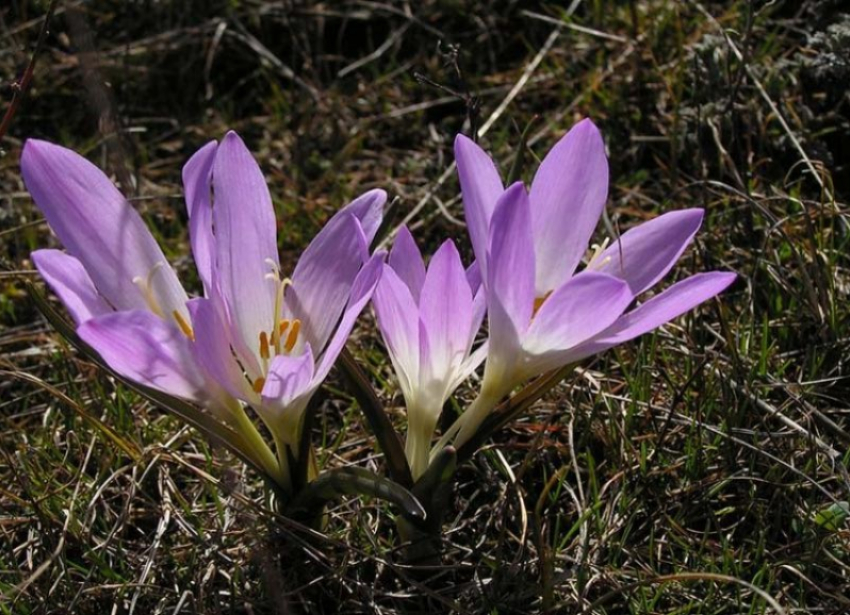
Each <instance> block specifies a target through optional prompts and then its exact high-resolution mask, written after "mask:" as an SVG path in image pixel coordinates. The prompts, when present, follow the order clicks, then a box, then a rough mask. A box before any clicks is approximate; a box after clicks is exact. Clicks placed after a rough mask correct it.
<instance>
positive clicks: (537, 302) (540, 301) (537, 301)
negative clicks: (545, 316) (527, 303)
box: [533, 292, 552, 316]
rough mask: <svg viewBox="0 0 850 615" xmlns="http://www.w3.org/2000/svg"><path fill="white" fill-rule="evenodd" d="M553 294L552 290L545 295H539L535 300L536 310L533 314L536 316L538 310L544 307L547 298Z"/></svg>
mask: <svg viewBox="0 0 850 615" xmlns="http://www.w3.org/2000/svg"><path fill="white" fill-rule="evenodd" d="M551 294H552V293H551V292H548V293H546V294H545V295H543V296H542V297H537V298H536V299H535V300H534V312H533V315H535V316H536V315H537V312H538V311H539V310H540V308H542V307H543V304H544V303H545V302H546V299H548V298H549V295H551Z"/></svg>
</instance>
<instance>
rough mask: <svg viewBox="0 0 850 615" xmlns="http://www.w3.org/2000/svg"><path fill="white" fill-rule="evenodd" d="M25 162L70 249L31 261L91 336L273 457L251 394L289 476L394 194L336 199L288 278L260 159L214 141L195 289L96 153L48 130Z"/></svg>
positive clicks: (198, 222)
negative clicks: (250, 413) (194, 291)
mask: <svg viewBox="0 0 850 615" xmlns="http://www.w3.org/2000/svg"><path fill="white" fill-rule="evenodd" d="M21 167H22V172H23V176H24V181H25V182H26V185H27V188H28V189H29V191H30V193H31V194H32V196H33V199H34V200H35V202H36V204H37V205H38V207H39V208H40V209H41V211H42V212H43V213H44V215H45V218H47V221H48V223H49V224H50V226H51V228H52V229H53V231H54V232H55V233H56V235H57V236H58V238H59V240H60V241H61V243H62V244H63V245H64V247H65V249H66V250H67V253H65V252H61V251H58V250H38V251H36V252H34V253H33V261H34V262H35V265H36V267H37V268H38V270H39V272H40V273H41V275H42V277H43V278H44V279H45V280H46V281H47V283H48V284H49V285H50V287H51V288H52V289H53V290H54V292H56V294H57V295H58V296H59V297H60V299H61V300H62V301H63V303H64V304H65V306H66V307H67V308H68V311H69V312H70V314H71V316H72V318H73V319H74V320H75V322H76V323H77V325H78V329H77V332H78V334H79V335H80V337H81V338H82V339H83V340H84V341H85V342H86V343H88V344H89V345H90V346H92V347H93V348H94V349H95V350H96V351H97V352H98V353H99V354H100V355H101V356H102V357H103V359H104V360H105V361H106V362H107V363H108V364H109V365H110V367H112V368H113V369H114V370H115V371H116V372H118V373H119V374H121V375H122V376H125V377H126V378H129V379H131V380H133V381H136V382H139V383H141V384H144V385H147V386H149V387H152V388H154V389H157V390H160V391H163V392H165V393H168V394H171V395H174V396H177V397H181V398H184V399H187V400H190V401H193V402H196V403H198V404H200V405H202V406H204V407H205V408H207V409H208V410H209V411H211V412H212V413H214V414H215V415H216V416H218V417H219V418H220V419H222V420H224V421H226V422H227V423H228V424H230V425H231V427H233V428H234V429H236V430H238V431H240V433H242V434H243V435H244V437H245V438H247V439H248V440H249V441H250V442H249V443H250V444H251V445H252V446H253V447H254V448H255V449H257V450H259V451H260V452H259V453H257V454H258V455H259V456H260V457H261V458H262V459H261V461H262V463H263V466H264V467H266V468H267V469H268V470H269V471H271V470H272V469H271V468H270V467H269V466H270V462H269V449H268V447H267V446H266V445H265V444H264V443H263V442H262V439H261V438H260V437H259V434H258V433H257V432H256V429H255V428H254V427H253V425H252V424H251V422H250V420H248V418H247V417H246V415H245V412H244V410H243V406H242V404H241V403H239V402H238V401H236V400H241V402H244V403H247V404H249V405H251V406H252V407H253V408H254V409H255V410H256V411H257V413H258V414H259V415H260V417H261V418H262V419H263V420H264V421H265V422H266V424H267V425H268V427H269V429H270V431H271V433H272V434H273V436H274V438H275V440H276V444H277V448H278V459H279V468H278V470H279V472H277V476H278V477H279V478H281V479H282V480H283V482H284V483H285V482H286V480H287V473H288V472H287V465H286V464H287V461H286V459H287V451H286V450H285V449H286V448H287V447H294V448H293V449H292V450H291V451H290V452H291V453H292V454H294V455H297V446H294V445H295V444H296V442H297V439H298V432H299V429H300V425H301V420H302V417H303V413H304V409H305V407H306V405H307V402H308V401H309V399H310V397H311V396H312V395H313V393H314V392H315V391H316V389H317V388H318V387H319V385H320V384H321V382H322V381H323V380H324V378H325V377H326V376H327V374H328V372H329V370H330V368H331V366H332V365H333V363H334V361H335V359H336V358H337V356H338V354H339V352H340V351H341V350H342V348H343V345H344V344H345V341H346V340H347V338H348V336H349V334H350V332H351V329H352V327H353V325H354V322H355V320H356V318H357V316H358V315H359V313H360V312H361V311H362V309H363V307H364V306H365V305H366V303H368V301H369V299H370V298H371V295H372V292H373V291H374V288H375V286H376V284H377V281H378V278H379V276H380V272H381V267H382V264H383V257H382V256H381V255H377V256H375V257H372V258H371V259H370V258H369V254H368V246H369V244H370V242H371V240H372V238H373V237H374V235H375V233H376V231H377V229H378V226H379V224H380V222H381V217H382V208H383V204H384V202H385V200H386V194H385V193H384V192H383V191H381V190H373V191H371V192H368V193H366V194H364V195H363V196H361V197H360V198H358V199H356V200H355V201H353V202H352V203H351V204H349V205H348V206H347V207H345V208H344V209H342V210H341V211H340V212H338V213H337V214H336V215H335V216H334V217H333V218H332V219H331V220H330V221H329V222H328V224H327V225H326V226H325V227H324V228H323V229H322V231H321V232H320V233H319V234H318V235H317V236H316V238H315V239H314V240H313V241H312V243H311V244H310V245H309V246H308V247H307V249H306V251H305V252H304V253H303V255H302V256H301V258H300V260H299V261H298V264H297V265H296V266H295V269H294V271H293V273H292V277H291V279H290V278H286V277H284V276H283V275H282V273H281V268H280V262H279V260H278V251H277V239H276V234H277V225H276V222H275V217H274V210H273V208H272V202H271V197H270V195H269V192H268V188H267V186H266V183H265V180H264V178H263V175H262V173H261V171H260V168H259V166H258V165H257V163H256V161H255V160H254V159H253V157H252V156H251V154H250V152H249V151H248V150H247V148H246V147H245V145H244V143H243V142H242V140H241V139H240V138H239V137H238V136H237V135H236V134H235V133H233V132H231V133H228V134H227V136H226V137H225V138H224V139H223V141H222V142H221V143H220V144H218V143H216V142H212V143H209V144H207V145H206V146H205V147H203V148H202V149H201V150H199V151H198V152H197V153H196V154H195V155H194V156H193V157H192V159H191V160H190V161H189V162H188V163H187V165H186V167H185V168H184V172H183V179H184V184H185V191H186V204H187V207H188V211H189V225H190V228H189V230H190V238H191V244H192V251H193V254H194V257H195V263H196V265H197V268H198V273H199V275H200V278H201V280H202V282H203V286H204V291H205V297H204V298H197V299H191V300H190V299H189V298H188V297H187V294H186V292H185V291H184V290H183V287H182V286H181V284H180V282H179V281H178V279H177V276H176V274H175V272H174V270H173V269H172V268H171V267H170V266H169V265H168V263H167V261H166V259H165V257H164V255H163V253H162V251H161V250H160V248H159V246H158V245H157V243H156V241H155V240H154V238H153V237H152V236H151V234H150V232H149V231H148V229H147V228H146V226H145V224H144V222H143V221H142V219H141V217H140V216H139V215H138V213H137V212H136V211H135V210H134V209H133V207H132V206H131V205H130V204H129V203H128V202H127V200H126V199H125V198H124V197H123V196H122V195H121V193H120V192H119V191H118V190H117V189H116V188H115V186H114V185H113V184H112V183H111V182H110V181H109V179H108V178H107V177H106V176H105V175H104V174H103V173H102V172H101V171H100V170H99V169H98V168H97V167H95V166H94V165H92V164H91V163H90V162H88V161H87V160H86V159H85V158H83V157H81V156H79V155H78V154H76V153H74V152H72V151H70V150H68V149H65V148H62V147H59V146H57V145H53V144H50V143H47V142H43V141H36V140H29V141H27V143H26V146H25V148H24V152H23V156H22V159H21ZM213 195H214V201H213ZM263 447H265V450H263ZM272 459H273V457H272ZM273 475H275V474H273Z"/></svg>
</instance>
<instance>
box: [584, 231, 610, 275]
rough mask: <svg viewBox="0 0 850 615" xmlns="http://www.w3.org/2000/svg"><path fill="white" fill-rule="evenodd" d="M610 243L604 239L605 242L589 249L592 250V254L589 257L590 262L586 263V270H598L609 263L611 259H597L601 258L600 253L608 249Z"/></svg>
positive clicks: (607, 257) (608, 239)
mask: <svg viewBox="0 0 850 615" xmlns="http://www.w3.org/2000/svg"><path fill="white" fill-rule="evenodd" d="M609 243H611V238H610V237H606V238H605V241H603V242H602V243H601V244H596V243H595V244H593V245H592V246H591V249H592V250H593V254H592V255H591V257H590V260H588V261H587V268H588V269H591V270H595V269H599V268H600V267H604V266H605V265H607V264H608V263H610V262H611V257H610V256H606V257H605V258H603V259H602V260H600V259H599V257H600V256H602V253H603V252H604V251H605V250H606V248H608V244H609Z"/></svg>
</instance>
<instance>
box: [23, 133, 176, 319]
mask: <svg viewBox="0 0 850 615" xmlns="http://www.w3.org/2000/svg"><path fill="white" fill-rule="evenodd" d="M21 171H22V173H23V176H24V182H25V183H26V186H27V189H28V190H29V191H30V194H32V197H33V199H34V200H35V203H36V205H38V208H39V209H40V210H41V211H42V213H43V214H44V217H45V218H47V222H48V223H49V224H50V227H51V228H52V229H53V232H55V233H56V235H57V237H59V240H60V241H61V242H62V244H63V245H64V246H65V248H66V249H67V250H68V253H69V254H70V255H71V256H73V257H75V258H76V259H78V260H79V261H80V263H82V265H83V267H84V268H85V270H86V271H87V272H88V274H89V276H90V277H91V280H92V282H93V283H94V285H95V288H97V289H98V291H99V292H100V294H101V295H102V296H103V297H104V298H105V299H106V300H107V301H109V303H110V304H111V305H112V306H114V307H115V309H117V310H133V309H154V311H157V312H159V313H161V314H164V315H170V314H171V313H172V312H173V311H174V310H179V311H181V312H185V307H184V306H185V303H186V300H187V297H186V293H185V291H184V290H183V287H182V286H180V282H179V281H178V280H177V276H176V274H175V273H174V270H173V269H171V267H170V266H168V264H167V263H166V260H165V256H164V255H163V254H162V250H160V248H159V246H158V245H157V243H156V241H155V240H154V238H153V236H152V235H151V234H150V232H149V231H148V229H147V227H146V226H145V223H144V222H143V221H142V218H141V216H139V214H138V212H136V210H135V209H133V208H132V207H131V206H130V204H129V203H128V202H127V200H126V199H125V198H124V197H123V196H122V195H121V193H120V192H119V191H118V189H117V188H116V187H115V186H114V185H113V184H112V182H111V181H109V179H108V178H107V177H106V175H104V174H103V173H102V172H101V171H100V169H98V168H97V167H96V166H94V165H93V164H92V163H90V162H89V161H88V160H86V159H85V158H83V157H82V156H80V155H79V154H76V153H74V152H72V151H71V150H69V149H65V148H64V147H59V146H58V145H54V144H52V143H47V142H46V141H36V140H34V139H30V140H28V141H27V142H26V145H25V146H24V152H23V155H22V156H21ZM134 279H139V280H140V281H141V282H143V283H149V284H150V285H152V286H155V289H154V294H153V295H150V296H148V297H146V295H145V293H144V292H143V290H142V286H143V285H144V284H138V285H137V284H135V283H134V281H133V280H134ZM150 299H153V300H154V301H155V304H154V305H152V304H151V301H150Z"/></svg>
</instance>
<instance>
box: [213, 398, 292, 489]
mask: <svg viewBox="0 0 850 615" xmlns="http://www.w3.org/2000/svg"><path fill="white" fill-rule="evenodd" d="M227 406H228V409H229V410H230V412H231V418H232V424H233V427H234V428H235V429H236V430H237V431H238V433H240V434H242V437H243V438H244V439H245V442H246V444H247V445H248V446H249V447H250V450H247V451H245V452H246V454H249V455H251V456H252V457H255V458H256V459H257V464H258V465H259V466H260V467H262V468H263V469H264V470H265V471H266V473H267V474H268V475H269V477H270V478H272V480H274V481H275V482H276V483H277V484H279V485H280V486H281V487H282V488H285V485H286V482H287V479H286V477H285V476H284V474H283V473H282V472H281V468H280V464H278V461H277V459H276V458H275V455H274V453H273V452H272V450H271V449H270V448H269V445H268V444H267V443H266V441H265V440H264V439H263V436H261V435H260V432H259V431H258V430H257V426H256V425H255V424H254V421H252V420H251V419H250V418H249V417H248V414H247V413H246V412H245V409H244V408H243V407H242V404H240V403H239V402H238V401H236V400H235V399H233V400H232V403H228V404H227Z"/></svg>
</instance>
